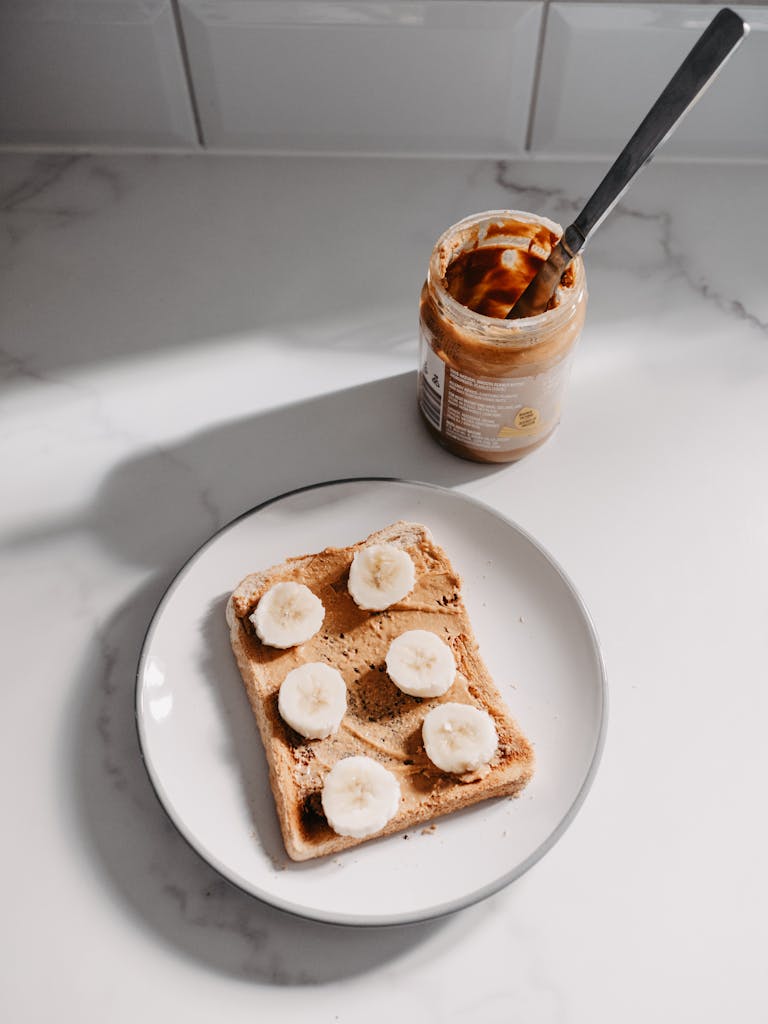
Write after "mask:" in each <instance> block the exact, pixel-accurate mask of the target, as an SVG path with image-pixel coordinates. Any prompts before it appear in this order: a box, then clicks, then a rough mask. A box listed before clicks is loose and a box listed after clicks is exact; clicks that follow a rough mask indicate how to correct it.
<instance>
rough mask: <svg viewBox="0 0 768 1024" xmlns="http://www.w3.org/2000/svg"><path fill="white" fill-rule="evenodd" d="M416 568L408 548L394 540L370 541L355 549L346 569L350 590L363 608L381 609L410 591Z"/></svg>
mask: <svg viewBox="0 0 768 1024" xmlns="http://www.w3.org/2000/svg"><path fill="white" fill-rule="evenodd" d="M415 582H416V568H415V566H414V564H413V560H412V559H411V556H410V555H409V554H408V552H407V551H403V549H402V548H397V547H395V545H394V544H371V545H369V546H368V547H367V548H360V550H359V551H357V552H355V557H354V558H353V559H352V565H351V567H350V570H349V584H348V587H349V592H350V594H351V595H352V599H353V600H354V602H355V604H356V605H358V606H359V607H360V608H363V609H364V610H365V611H371V612H380V611H383V610H384V608H389V606H390V605H391V604H395V603H396V602H397V601H402V599H403V598H404V597H405V595H406V594H410V592H411V591H412V590H413V585H414V583H415Z"/></svg>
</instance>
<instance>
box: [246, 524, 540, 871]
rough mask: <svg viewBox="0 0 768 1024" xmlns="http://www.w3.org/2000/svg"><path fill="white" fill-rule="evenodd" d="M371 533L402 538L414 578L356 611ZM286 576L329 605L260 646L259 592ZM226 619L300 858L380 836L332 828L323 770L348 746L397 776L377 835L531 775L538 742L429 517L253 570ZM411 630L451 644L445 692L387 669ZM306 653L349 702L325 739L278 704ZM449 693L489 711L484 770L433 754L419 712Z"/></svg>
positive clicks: (281, 811) (292, 851) (509, 792)
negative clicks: (358, 576) (523, 721)
mask: <svg viewBox="0 0 768 1024" xmlns="http://www.w3.org/2000/svg"><path fill="white" fill-rule="evenodd" d="M375 543H389V544H394V545H396V546H398V547H401V548H404V549H406V550H407V551H408V553H409V554H410V556H411V558H412V559H413V562H414V564H415V566H416V584H415V586H414V589H413V590H412V591H411V593H410V594H409V595H408V596H407V597H406V598H405V599H404V600H403V601H402V602H400V603H398V604H395V605H392V606H391V607H389V608H387V609H386V610H385V611H382V612H368V611H363V610H361V609H360V608H358V607H357V605H356V604H355V602H354V601H353V600H352V598H351V597H350V595H349V593H348V591H347V576H348V572H349V566H350V563H351V562H352V558H353V556H354V554H355V552H356V551H357V550H358V549H359V548H361V547H364V546H366V545H368V544H375ZM281 580H295V581H296V582H299V583H304V584H306V586H308V587H309V588H310V590H312V591H313V592H314V593H315V594H317V596H318V597H319V598H320V600H321V601H322V602H323V605H324V606H325V613H326V614H325V621H324V623H323V627H322V629H321V630H320V632H319V633H317V634H316V635H315V636H314V637H313V638H312V639H311V640H308V641H307V642H306V643H303V644H301V645H300V646H298V647H294V648H290V649H288V650H277V649H276V648H273V647H267V646H266V645H264V644H263V643H262V642H261V641H260V640H259V639H258V637H257V636H256V633H255V630H254V627H253V625H252V623H251V622H250V620H249V615H250V614H251V613H252V612H253V610H254V608H255V607H256V605H257V603H258V601H259V598H260V597H261V595H262V594H263V593H264V592H265V591H266V590H267V589H268V588H269V587H271V586H272V585H273V584H275V583H277V582H279V581H281ZM227 622H228V623H229V628H230V638H231V641H232V649H233V651H234V653H235V657H236V658H237V664H238V666H239V668H240V673H241V675H242V677H243V682H244V684H245V688H246V691H247V693H248V699H249V701H250V704H251V707H252V709H253V713H254V715H255V717H256V721H257V723H258V727H259V731H260V733H261V737H262V740H263V742H264V747H265V749H266V754H267V762H268V764H269V778H270V783H271V786H272V792H273V793H274V797H275V805H276V807H277V814H278V817H279V819H280V827H281V829H282V833H283V840H284V842H285V848H286V850H287V852H288V855H289V856H290V857H291V858H292V859H293V860H297V861H301V860H309V859H310V858H312V857H321V856H325V855H327V854H331V853H337V852H338V851H340V850H344V849H347V848H348V847H351V846H356V845H358V844H359V843H361V842H367V841H368V839H370V838H374V837H372V836H369V837H367V838H366V839H365V840H361V839H354V838H351V837H348V836H340V835H337V834H336V833H335V832H334V831H333V830H332V829H331V827H330V826H329V825H328V823H327V821H326V820H325V817H324V815H323V812H322V806H321V801H320V794H321V792H322V787H323V779H324V777H325V775H326V774H327V772H328V771H329V770H330V769H331V767H332V766H333V765H334V764H335V763H336V762H337V761H338V760H339V759H341V758H342V757H346V756H348V755H351V754H365V755H367V756H369V757H373V758H375V759H376V760H377V761H379V762H380V763H381V764H382V765H384V767H385V768H387V769H389V770H390V771H392V772H393V773H394V774H395V776H396V777H397V779H398V780H399V782H400V785H401V790H402V799H401V801H400V809H399V810H398V812H397V814H396V815H395V816H394V818H392V819H391V820H390V821H389V822H388V824H387V825H386V827H385V828H384V829H383V830H382V831H381V832H379V833H377V835H379V836H381V835H388V834H390V833H392V832H398V831H400V830H402V829H406V828H410V827H411V826H414V825H417V824H420V823H423V822H430V821H432V820H433V819H434V818H436V817H438V816H440V815H444V814H450V813H451V812H453V811H457V810H459V809H460V808H462V807H467V806H469V805H470V804H474V803H477V802H478V801H481V800H486V799H488V798H489V797H499V796H515V795H517V794H518V793H519V792H520V790H521V789H522V788H523V786H524V785H525V784H526V783H527V782H528V780H529V779H530V778H531V775H532V774H533V751H532V749H531V746H530V744H529V743H528V741H527V740H526V738H525V736H524V735H523V734H522V732H521V731H520V729H519V728H518V726H517V724H516V723H515V721H514V719H513V718H512V716H511V715H510V713H509V710H508V709H507V707H506V705H505V704H504V701H503V700H502V697H501V695H500V693H499V691H498V689H497V688H496V686H495V684H494V682H493V680H492V679H491V676H490V673H489V672H488V669H487V668H486V666H485V664H484V663H483V661H482V659H481V657H480V652H479V650H478V646H477V641H476V640H475V636H474V633H473V631H472V625H471V623H470V620H469V615H468V613H467V609H466V607H465V605H464V602H463V600H462V595H461V580H460V578H459V576H458V575H457V573H456V571H455V570H454V568H453V567H452V565H451V563H450V561H449V560H448V556H447V555H446V554H445V552H444V551H443V550H442V548H440V547H439V546H438V545H437V544H436V543H435V541H434V540H433V538H432V535H431V533H430V531H429V530H428V529H427V527H426V526H422V525H421V524H419V523H407V522H402V521H401V522H397V523H393V524H392V525H391V526H388V527H386V528H385V529H383V530H380V531H378V532H377V533H374V534H371V536H370V537H368V538H367V539H366V540H363V541H360V542H359V543H358V544H354V545H352V546H350V547H346V548H326V550H325V551H321V552H319V553H318V554H314V555H304V556H302V557H300V558H289V559H288V560H287V561H285V562H283V563H282V565H276V566H273V567H272V568H271V569H266V570H264V571H263V572H258V573H254V574H252V575H250V576H247V577H246V578H245V579H244V580H243V581H242V582H241V583H240V585H239V586H238V587H237V589H236V590H235V592H234V593H233V594H232V596H231V597H230V599H229V602H228V604H227ZM408 629H427V630H430V631H431V632H434V633H436V634H437V635H438V636H440V637H441V638H442V639H443V640H445V642H446V643H448V644H449V645H450V647H451V649H452V650H453V654H454V656H455V659H456V665H457V668H458V672H457V676H456V680H455V682H454V683H453V685H452V686H451V688H450V689H449V690H448V692H447V693H446V694H445V695H444V696H442V697H436V698H418V697H409V696H407V695H406V694H404V693H402V692H401V691H400V690H399V689H398V688H397V687H396V686H395V685H394V683H393V682H392V681H391V680H390V679H389V677H388V676H387V674H386V669H385V665H384V659H385V656H386V653H387V649H388V647H389V644H390V642H391V641H392V640H393V639H394V638H395V637H396V636H399V634H400V633H403V632H404V631H405V630H408ZM308 661H323V662H326V663H328V664H329V665H332V666H333V667H334V668H337V669H338V670H339V671H340V672H341V674H342V676H343V677H344V681H345V682H346V684H347V713H346V715H345V716H344V719H343V721H342V724H341V726H340V728H339V731H338V732H337V733H336V734H335V735H333V736H329V737H328V738H326V739H323V740H306V739H304V738H303V737H302V736H300V735H299V734H298V733H296V732H294V731H293V730H292V729H291V728H290V727H289V726H288V725H286V723H285V722H284V721H283V720H282V718H281V717H280V713H279V711H278V704H277V698H278V691H279V688H280V684H281V683H282V681H283V679H284V678H285V676H286V674H287V673H288V672H289V671H290V670H291V669H293V668H296V667H297V666H298V665H300V664H303V663H304V662H308ZM442 701H458V702H462V703H466V704H474V705H475V706H477V707H479V708H481V709H483V710H485V711H487V712H488V713H489V714H490V715H491V716H492V717H493V719H494V722H495V725H496V729H497V732H498V736H499V745H498V749H497V751H496V755H495V756H494V758H493V760H492V761H491V763H490V765H488V766H486V767H485V769H484V770H482V769H481V770H479V771H477V772H474V773H468V774H466V775H461V776H457V775H452V774H447V773H446V772H443V771H440V770H439V769H438V768H436V767H435V766H434V765H433V764H432V763H431V762H430V761H429V759H428V758H427V756H426V753H425V752H424V747H423V744H422V740H421V726H422V722H423V720H424V716H425V714H426V713H427V711H429V710H430V708H432V707H434V706H435V705H436V704H438V703H440V702H442Z"/></svg>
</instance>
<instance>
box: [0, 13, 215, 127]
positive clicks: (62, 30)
mask: <svg viewBox="0 0 768 1024" xmlns="http://www.w3.org/2000/svg"><path fill="white" fill-rule="evenodd" d="M0 97H2V99H0V142H3V143H17V144H18V143H21V144H26V143H64V144H103V145H127V146H195V145H196V144H197V134H196V131H195V123H194V118H193V115H192V107H191V104H190V100H189V91H188V89H187V85H186V81H185V77H184V68H183V64H182V60H181V54H180V50H179V45H178V39H177V36H176V29H175V25H174V17H173V9H172V7H171V3H170V0H2V2H0Z"/></svg>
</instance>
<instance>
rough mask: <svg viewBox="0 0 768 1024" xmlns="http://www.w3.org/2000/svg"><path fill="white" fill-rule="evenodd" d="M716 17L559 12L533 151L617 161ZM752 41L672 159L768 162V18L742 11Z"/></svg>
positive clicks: (641, 7) (665, 7)
mask: <svg viewBox="0 0 768 1024" xmlns="http://www.w3.org/2000/svg"><path fill="white" fill-rule="evenodd" d="M716 10H717V8H716V7H712V6H704V5H684V4H606V3H601V4H596V3H591V4H566V3H554V4H551V5H550V7H549V11H548V16H547V26H546V39H545V45H544V51H543V59H542V65H541V72H540V81H539V89H538V102H537V106H536V111H535V117H534V126H533V133H532V148H533V150H534V152H537V153H544V154H551V155H563V154H565V155H568V154H583V153H586V154H596V155H602V156H614V155H616V154H617V153H618V151H619V149H620V148H621V147H622V146H623V144H624V142H626V140H627V139H629V137H630V135H631V134H632V132H633V131H634V130H635V128H636V127H637V126H638V124H639V123H640V121H641V120H642V118H643V117H644V116H645V114H646V113H647V111H648V108H649V107H650V106H651V105H652V103H653V102H654V101H655V100H656V98H657V96H658V95H659V93H660V92H661V90H662V89H663V88H664V86H665V85H666V83H667V81H668V80H669V78H670V77H671V76H672V74H673V73H674V72H675V70H676V69H677V67H678V66H679V64H680V62H681V61H682V59H683V58H684V57H685V55H686V53H687V52H688V50H689V49H690V48H691V46H693V44H694V42H695V41H696V39H697V37H698V36H699V35H700V34H701V32H703V30H704V28H705V27H706V25H707V24H708V23H709V21H711V19H712V17H713V16H714V14H715V12H716ZM736 10H738V12H739V14H741V16H742V17H743V18H744V19H745V20H746V21H748V22H749V23H750V25H751V27H752V31H751V33H750V35H749V36H748V37H747V38H746V40H745V41H744V42H743V43H742V45H741V47H740V48H739V50H737V52H736V53H735V54H734V55H733V57H732V58H731V59H730V60H729V61H728V63H727V64H726V65H725V67H724V68H723V70H722V71H721V73H720V74H719V75H718V77H717V78H716V79H715V81H714V82H713V83H712V85H711V86H710V88H709V89H708V90H707V91H706V92H705V94H704V95H703V96H702V97H701V99H700V100H699V102H698V103H697V104H696V106H695V107H693V109H691V110H689V111H688V113H687V114H686V116H685V119H684V120H683V121H681V122H680V125H679V127H678V128H677V129H676V131H675V134H674V135H673V136H672V137H671V138H670V140H669V141H668V142H667V143H665V145H664V147H663V150H661V151H660V154H661V155H663V156H672V155H675V156H687V157H732V156H738V157H768V8H765V7H762V8H761V7H743V8H742V7H739V8H736Z"/></svg>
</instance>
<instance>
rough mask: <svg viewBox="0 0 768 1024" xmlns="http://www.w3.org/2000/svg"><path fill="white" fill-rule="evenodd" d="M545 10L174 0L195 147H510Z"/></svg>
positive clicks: (526, 101) (473, 1)
mask: <svg viewBox="0 0 768 1024" xmlns="http://www.w3.org/2000/svg"><path fill="white" fill-rule="evenodd" d="M541 9H542V5H541V4H539V3H516V2H501V3H499V2H483V0H460V2H453V0H427V2H413V0H391V2H386V3H385V2H380V3H371V2H365V0H356V2H325V0H277V2H265V0H181V11H182V18H183V24H184V32H185V36H186V41H187V46H188V50H189V55H190V61H191V66H192V69H193V80H194V86H195V93H196V96H197V102H198V106H199V110H200V116H201V120H202V125H203V133H204V136H205V140H206V143H207V144H209V145H212V146H221V147H235V148H237V147H247V148H257V149H278V150H282V149H285V150H305V151H344V150H351V151H354V152H376V151H385V152H394V153H404V152H407V153H414V152H415V153H467V154H475V153H481V154H485V153H514V152H520V151H521V150H522V149H523V147H524V143H525V133H526V129H527V123H528V115H529V110H530V99H531V88H532V82H533V73H534V67H535V62H536V55H537V46H538V36H539V24H540V16H541Z"/></svg>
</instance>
